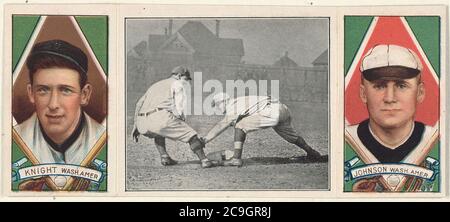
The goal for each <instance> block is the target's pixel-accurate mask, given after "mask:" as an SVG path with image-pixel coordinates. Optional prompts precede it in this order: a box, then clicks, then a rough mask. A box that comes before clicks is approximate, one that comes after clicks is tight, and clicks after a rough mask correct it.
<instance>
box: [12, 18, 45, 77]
mask: <svg viewBox="0 0 450 222" xmlns="http://www.w3.org/2000/svg"><path fill="white" fill-rule="evenodd" d="M39 18H40V16H17V15H16V16H13V18H12V32H13V33H12V36H13V41H12V47H13V52H12V67H13V71H14V70H15V69H16V66H17V63H19V60H20V57H21V56H22V54H23V51H24V50H25V47H26V46H27V43H28V41H29V40H30V38H31V35H32V34H33V31H34V29H35V28H36V25H37V23H38V21H39Z"/></svg>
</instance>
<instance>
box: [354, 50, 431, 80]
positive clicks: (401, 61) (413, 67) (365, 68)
mask: <svg viewBox="0 0 450 222" xmlns="http://www.w3.org/2000/svg"><path fill="white" fill-rule="evenodd" d="M422 68H423V67H422V63H421V62H420V59H419V57H418V56H417V54H416V53H414V52H413V51H412V50H411V49H408V48H405V47H402V46H399V45H392V44H389V45H376V46H374V47H373V48H371V49H369V51H368V52H367V54H366V55H365V56H364V58H363V60H362V62H361V67H360V71H361V72H362V74H363V76H364V78H365V79H367V80H369V81H373V80H376V79H381V78H382V79H409V78H413V77H416V76H417V75H418V74H419V73H420V72H421V71H422Z"/></svg>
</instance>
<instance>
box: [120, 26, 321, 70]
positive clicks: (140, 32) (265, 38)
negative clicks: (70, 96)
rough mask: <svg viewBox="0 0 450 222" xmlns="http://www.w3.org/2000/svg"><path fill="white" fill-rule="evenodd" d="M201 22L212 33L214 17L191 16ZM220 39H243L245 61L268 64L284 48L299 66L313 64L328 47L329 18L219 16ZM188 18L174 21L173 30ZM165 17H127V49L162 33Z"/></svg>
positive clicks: (213, 30)
mask: <svg viewBox="0 0 450 222" xmlns="http://www.w3.org/2000/svg"><path fill="white" fill-rule="evenodd" d="M190 20H191V21H192V20H195V21H201V22H202V23H203V24H204V25H205V26H206V27H208V28H209V30H210V31H211V32H212V33H215V29H216V28H215V26H216V23H215V20H214V19H203V20H198V19H190ZM219 20H220V37H221V38H240V39H242V40H243V42H244V50H245V56H244V57H243V60H244V61H245V62H246V63H248V64H264V65H271V64H273V63H274V62H275V61H276V60H278V59H279V58H280V57H281V56H283V55H284V52H285V51H288V52H289V57H290V58H291V59H293V60H294V61H295V62H297V64H298V65H300V66H312V64H311V63H312V62H313V61H314V59H316V58H317V57H318V56H319V55H320V54H321V53H322V52H323V51H325V50H326V49H328V36H329V33H328V31H329V29H328V25H329V24H328V19H324V18H314V19H312V18H292V19H219ZM186 21H188V20H185V19H183V20H178V19H174V20H173V33H175V32H176V31H177V30H178V29H179V28H180V27H181V26H183V24H185V23H186ZM168 24H169V22H168V19H127V39H126V41H127V51H128V49H130V47H133V46H135V45H136V44H137V43H139V42H141V41H144V40H147V36H148V34H160V35H164V28H166V27H168Z"/></svg>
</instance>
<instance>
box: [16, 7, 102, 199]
mask: <svg viewBox="0 0 450 222" xmlns="http://www.w3.org/2000/svg"><path fill="white" fill-rule="evenodd" d="M11 21H12V24H11V25H12V32H11V35H12V36H11V38H12V39H11V40H12V41H11V42H12V48H11V49H12V50H11V52H10V53H11V54H10V55H11V64H10V65H11V71H12V72H11V73H10V74H11V75H12V78H11V82H10V84H11V88H10V89H11V121H10V129H11V144H10V149H11V152H10V160H11V163H10V164H11V171H12V174H11V176H12V178H11V183H10V191H12V192H22V191H38V192H40V191H95V192H106V191H108V184H107V181H108V180H107V165H108V158H107V156H108V155H107V154H108V148H107V131H108V130H107V129H108V124H107V119H108V92H107V89H108V85H107V84H108V16H105V15H89V16H71V15H49V16H43V15H22V14H12V18H11Z"/></svg>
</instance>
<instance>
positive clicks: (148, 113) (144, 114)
mask: <svg viewBox="0 0 450 222" xmlns="http://www.w3.org/2000/svg"><path fill="white" fill-rule="evenodd" d="M161 110H163V108H156V109H153V110H150V111H148V112H146V113H138V116H148V115H150V114H152V113H156V112H158V111H161Z"/></svg>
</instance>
